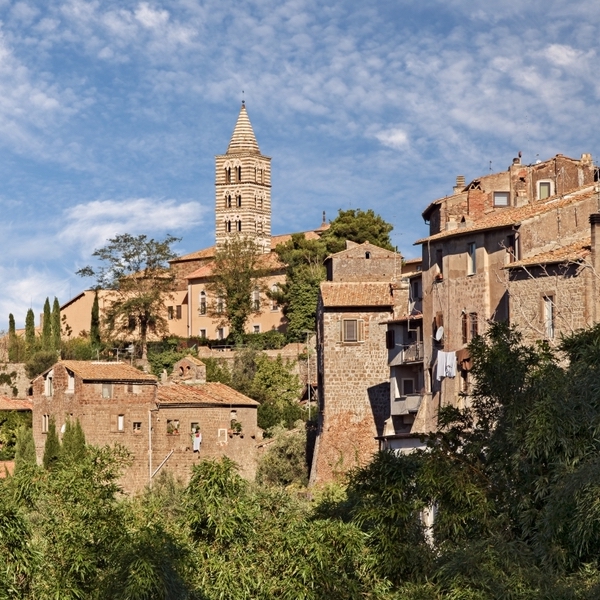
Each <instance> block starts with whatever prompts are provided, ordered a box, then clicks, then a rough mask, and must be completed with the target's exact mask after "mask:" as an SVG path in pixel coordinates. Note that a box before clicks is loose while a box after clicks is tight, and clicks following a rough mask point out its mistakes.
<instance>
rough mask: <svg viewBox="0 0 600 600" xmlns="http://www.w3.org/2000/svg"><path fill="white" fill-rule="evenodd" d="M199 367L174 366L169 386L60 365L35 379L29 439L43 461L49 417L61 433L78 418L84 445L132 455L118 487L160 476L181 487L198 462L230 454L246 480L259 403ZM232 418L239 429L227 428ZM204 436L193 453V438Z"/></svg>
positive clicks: (89, 366) (123, 372) (79, 364)
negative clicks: (115, 448) (169, 474)
mask: <svg viewBox="0 0 600 600" xmlns="http://www.w3.org/2000/svg"><path fill="white" fill-rule="evenodd" d="M203 367H204V365H203V364H202V363H201V362H200V361H198V360H197V359H194V358H192V357H188V358H187V359H183V360H182V361H180V362H179V363H177V364H176V365H175V369H174V373H175V376H174V380H173V381H169V382H166V383H165V384H162V385H159V384H158V382H157V379H156V377H154V376H153V375H148V374H146V373H143V372H141V371H139V370H138V369H136V368H134V367H132V366H130V365H128V364H124V363H114V362H113V363H106V362H102V363H101V362H86V361H69V360H65V361H60V362H58V363H56V364H55V365H54V366H53V367H52V368H51V369H49V370H47V371H46V372H45V373H43V374H42V375H40V376H38V377H37V378H36V379H34V380H33V384H32V398H31V399H32V402H33V435H34V440H35V445H36V452H37V457H38V461H41V460H42V457H43V453H44V446H45V441H46V433H47V431H48V426H49V423H50V420H51V419H54V421H55V424H56V428H57V431H59V432H62V431H64V425H65V423H66V420H67V419H72V420H79V422H80V423H81V426H82V429H83V431H84V433H85V436H86V440H87V442H88V443H89V444H93V445H98V446H104V445H113V444H120V445H121V446H124V447H125V448H126V449H127V450H128V451H129V452H130V453H131V459H132V462H131V465H130V466H129V467H128V468H127V469H126V470H125V472H124V473H123V477H122V479H121V485H122V486H123V489H124V490H125V491H127V492H137V491H140V490H141V489H143V488H144V487H145V486H146V485H147V484H148V483H149V482H150V481H151V480H152V478H153V477H154V476H155V475H156V474H158V473H159V472H161V471H168V472H172V473H173V474H174V475H176V476H177V477H178V478H180V479H182V480H183V481H184V482H185V481H187V479H188V478H189V476H190V473H191V467H192V465H194V464H195V463H196V462H198V461H199V460H200V459H204V458H208V457H219V456H229V457H230V458H232V459H233V460H235V461H236V462H238V464H239V465H240V467H241V472H242V474H243V475H244V476H246V477H249V478H253V477H254V473H255V470H256V452H255V450H256V449H255V446H256V442H255V439H256V436H257V433H258V429H257V426H256V413H257V406H258V403H257V402H255V401H254V400H251V399H250V398H247V397H246V396H244V395H242V394H240V393H238V392H236V391H235V390H232V389H231V388H229V387H227V386H225V385H223V384H219V383H206V380H205V370H204V369H203ZM232 420H235V421H236V423H240V426H239V428H237V427H236V430H235V431H233V430H232ZM198 430H199V431H200V432H201V434H202V443H201V444H200V447H199V451H194V450H195V446H194V437H195V434H196V432H197V431H198Z"/></svg>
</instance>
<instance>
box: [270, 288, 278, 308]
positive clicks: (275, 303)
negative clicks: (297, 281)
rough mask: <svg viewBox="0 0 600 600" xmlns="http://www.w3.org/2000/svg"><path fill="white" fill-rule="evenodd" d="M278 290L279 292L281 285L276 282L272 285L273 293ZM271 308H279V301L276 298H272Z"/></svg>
mask: <svg viewBox="0 0 600 600" xmlns="http://www.w3.org/2000/svg"><path fill="white" fill-rule="evenodd" d="M277 292H279V286H278V285H277V284H276V283H274V284H273V285H272V286H271V293H273V294H276V293H277ZM271 310H279V303H278V302H277V300H276V299H275V298H271Z"/></svg>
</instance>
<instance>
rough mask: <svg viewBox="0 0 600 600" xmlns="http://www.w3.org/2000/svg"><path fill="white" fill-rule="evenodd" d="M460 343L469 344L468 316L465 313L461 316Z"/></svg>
mask: <svg viewBox="0 0 600 600" xmlns="http://www.w3.org/2000/svg"><path fill="white" fill-rule="evenodd" d="M461 324H462V343H463V344H468V343H469V316H468V315H467V313H466V312H463V314H462V323H461Z"/></svg>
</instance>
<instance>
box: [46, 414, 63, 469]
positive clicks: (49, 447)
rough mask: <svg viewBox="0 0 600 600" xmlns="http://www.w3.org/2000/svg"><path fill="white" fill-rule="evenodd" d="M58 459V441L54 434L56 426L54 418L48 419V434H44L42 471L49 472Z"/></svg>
mask: <svg viewBox="0 0 600 600" xmlns="http://www.w3.org/2000/svg"><path fill="white" fill-rule="evenodd" d="M59 458H60V440H59V439H58V435H57V433H56V424H55V422H54V418H51V419H50V423H49V424H48V433H47V434H46V444H45V446H44V459H43V464H44V469H47V470H50V469H52V467H54V465H55V464H56V463H57V462H58V459H59Z"/></svg>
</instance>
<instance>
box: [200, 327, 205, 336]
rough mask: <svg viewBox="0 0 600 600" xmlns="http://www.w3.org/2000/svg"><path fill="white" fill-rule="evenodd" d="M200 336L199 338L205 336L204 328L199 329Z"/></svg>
mask: <svg viewBox="0 0 600 600" xmlns="http://www.w3.org/2000/svg"><path fill="white" fill-rule="evenodd" d="M200 337H201V338H205V337H206V329H201V330H200Z"/></svg>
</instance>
